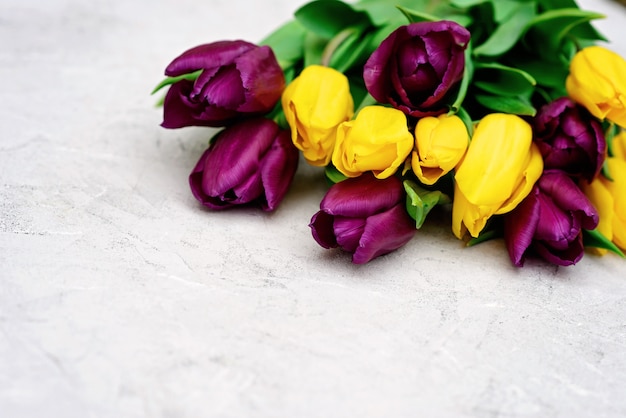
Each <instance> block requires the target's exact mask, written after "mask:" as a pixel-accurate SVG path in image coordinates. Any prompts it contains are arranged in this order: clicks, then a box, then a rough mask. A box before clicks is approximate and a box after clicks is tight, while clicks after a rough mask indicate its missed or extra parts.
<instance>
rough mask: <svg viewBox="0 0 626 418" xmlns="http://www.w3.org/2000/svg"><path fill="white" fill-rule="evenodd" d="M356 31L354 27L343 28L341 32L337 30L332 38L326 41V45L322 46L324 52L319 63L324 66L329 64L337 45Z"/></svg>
mask: <svg viewBox="0 0 626 418" xmlns="http://www.w3.org/2000/svg"><path fill="white" fill-rule="evenodd" d="M355 32H356V29H355V28H345V29H344V30H342V31H341V32H339V33H338V34H337V35H335V37H334V38H333V39H331V40H330V41H328V43H327V44H326V47H325V48H324V52H323V53H322V62H321V65H323V66H324V67H329V66H330V60H331V59H332V58H333V54H334V53H335V51H336V50H337V48H339V46H340V45H341V44H342V43H343V42H344V41H345V40H346V39H348V37H349V36H350V35H352V34H353V33H355Z"/></svg>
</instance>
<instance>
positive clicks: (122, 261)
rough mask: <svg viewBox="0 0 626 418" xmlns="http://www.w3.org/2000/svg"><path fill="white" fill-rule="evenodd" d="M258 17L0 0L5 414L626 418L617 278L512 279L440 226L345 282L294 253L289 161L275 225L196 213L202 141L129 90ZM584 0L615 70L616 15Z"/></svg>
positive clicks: (0, 400) (521, 272)
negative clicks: (195, 176)
mask: <svg viewBox="0 0 626 418" xmlns="http://www.w3.org/2000/svg"><path fill="white" fill-rule="evenodd" d="M258 4H260V2H254V1H252V0H230V1H222V0H219V1H213V0H212V1H210V2H207V1H191V0H161V1H147V0H146V1H142V0H110V1H107V0H94V1H90V2H85V1H78V0H48V1H45V2H44V1H36V0H26V1H24V0H4V1H3V2H2V3H0V39H1V40H2V41H1V45H0V79H1V80H2V87H1V88H0V95H1V100H0V129H1V132H2V136H1V142H0V178H1V180H2V182H1V188H0V265H1V266H2V270H1V272H0V411H1V412H0V416H2V417H7V418H17V417H19V418H22V417H63V418H73V417H76V418H85V417H112V418H113V417H115V418H119V417H190V418H196V417H383V416H385V417H416V416H423V417H574V416H577V417H618V416H624V415H626V398H625V397H624V390H625V387H626V357H625V353H626V274H625V273H626V261H624V260H620V259H618V258H617V257H614V256H606V257H604V258H598V257H594V256H587V257H585V259H584V260H583V261H582V262H581V263H580V264H579V265H577V266H575V267H572V268H557V267H554V266H550V265H547V264H545V263H541V262H528V263H527V266H526V267H525V268H523V269H516V268H513V267H512V266H511V263H510V261H509V260H508V256H507V254H506V252H505V249H504V246H503V244H502V242H501V241H493V242H489V243H486V244H484V245H481V246H478V247H475V248H463V246H462V244H461V243H460V242H459V241H457V240H456V239H454V237H453V236H452V234H451V232H450V231H449V229H448V226H447V224H446V222H447V221H446V219H442V220H441V225H435V224H432V223H431V224H429V225H427V227H425V228H424V230H423V231H420V232H419V233H418V235H417V236H416V237H415V238H414V239H413V240H412V241H411V242H410V243H409V244H408V245H407V246H406V247H404V248H403V249H401V250H399V251H397V252H395V253H393V254H391V255H389V256H386V257H383V258H379V259H377V260H375V261H374V262H372V263H370V264H369V265H366V266H361V267H357V266H353V265H351V264H350V262H349V256H348V255H346V254H342V253H339V252H335V251H325V250H322V249H321V248H320V247H318V246H317V244H316V243H315V242H314V241H313V239H312V238H311V235H310V231H309V228H308V227H307V223H308V221H309V219H310V217H311V215H312V214H313V213H314V212H315V211H316V210H317V208H318V204H319V201H320V199H321V197H322V196H323V194H324V190H325V186H324V183H323V181H322V176H321V173H320V171H319V170H317V169H313V168H311V167H307V166H305V165H302V166H301V168H300V170H299V172H298V174H297V176H296V179H295V184H294V186H293V188H292V190H291V191H290V193H289V194H288V196H287V198H286V200H285V201H284V203H283V205H282V206H281V207H280V209H279V210H278V211H277V212H276V213H274V214H264V213H261V212H258V211H250V210H237V211H230V212H224V213H212V212H208V211H205V210H203V209H202V208H201V207H200V206H199V205H198V204H197V202H196V201H195V200H194V199H193V197H192V196H191V193H190V191H189V189H188V186H187V175H188V173H189V171H190V170H191V169H192V168H193V166H194V164H195V162H196V159H197V158H198V157H199V156H200V154H201V152H202V150H203V148H204V146H205V144H206V142H207V140H208V138H209V136H210V134H209V132H211V131H210V130H208V129H195V128H193V129H183V130H177V131H166V130H163V129H161V128H160V127H159V126H158V124H159V123H160V120H161V114H160V111H159V110H157V109H155V108H154V107H153V103H154V101H155V98H154V97H150V96H149V95H148V93H149V91H150V90H151V89H152V87H153V86H154V85H155V84H156V83H157V82H158V81H160V79H161V75H162V70H163V69H164V68H165V66H166V65H167V64H168V62H169V61H170V59H172V58H173V57H174V56H176V55H177V54H179V53H180V52H182V51H183V50H184V49H186V48H188V47H191V46H194V45H196V44H199V43H203V42H207V41H213V40H217V39H222V38H224V39H228V38H230V39H233V38H243V39H247V40H251V41H256V40H259V39H260V38H262V37H263V36H264V35H265V34H266V33H267V32H269V31H270V30H271V29H273V28H274V27H275V26H276V25H277V24H278V23H280V22H282V21H284V20H286V19H288V18H289V17H290V16H291V14H292V12H293V11H294V10H295V9H296V8H297V6H298V5H299V3H298V2H297V1H296V2H294V1H288V0H271V1H267V2H265V3H263V4H264V6H263V7H261V6H260V5H258ZM582 4H583V5H586V6H587V7H593V8H595V9H598V10H603V11H607V12H608V13H609V14H610V17H609V19H607V20H606V21H604V22H602V23H601V24H600V27H601V28H603V29H605V33H607V34H608V35H609V37H611V38H612V39H615V40H616V41H618V42H619V43H617V44H615V45H613V49H615V50H617V51H618V52H620V53H621V54H622V55H623V56H626V42H625V41H624V38H623V35H621V34H622V33H623V26H624V25H625V24H626V14H625V13H624V10H622V9H620V7H621V6H618V5H616V4H613V3H610V2H607V1H597V0H586V1H584V2H582ZM442 225H443V226H442Z"/></svg>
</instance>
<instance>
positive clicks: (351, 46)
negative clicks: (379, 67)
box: [329, 28, 375, 73]
mask: <svg viewBox="0 0 626 418" xmlns="http://www.w3.org/2000/svg"><path fill="white" fill-rule="evenodd" d="M341 33H343V32H341ZM341 33H340V34H341ZM337 36H339V35H337ZM374 36H375V33H374V32H368V33H366V34H363V32H362V31H360V30H358V29H356V28H352V29H351V30H349V32H347V36H346V37H345V38H344V39H343V40H342V41H341V43H340V44H339V45H338V46H337V47H336V49H335V50H334V52H333V54H332V57H331V59H330V62H329V66H330V67H332V68H334V69H336V70H337V71H339V72H342V73H346V72H348V71H349V70H350V69H351V68H353V67H354V66H356V65H359V66H361V67H362V66H363V64H365V61H366V60H367V58H368V57H369V56H370V55H371V54H372V52H374V49H372V47H371V40H372V38H374Z"/></svg>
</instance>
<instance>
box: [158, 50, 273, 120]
mask: <svg viewBox="0 0 626 418" xmlns="http://www.w3.org/2000/svg"><path fill="white" fill-rule="evenodd" d="M196 71H201V73H200V74H199V75H198V78H197V79H196V80H195V81H190V80H185V79H183V80H180V81H178V82H176V83H174V84H172V85H171V87H170V89H169V91H168V92H167V95H166V97H165V101H164V103H163V123H162V126H163V127H165V128H181V127H184V126H213V127H217V126H226V125H228V124H230V123H232V122H233V121H235V120H237V119H238V118H240V117H242V116H250V115H259V114H263V113H267V112H269V111H270V110H272V109H273V108H274V106H275V105H276V103H277V102H278V100H279V99H280V95H281V93H282V92H283V89H284V87H285V76H284V74H283V71H282V69H281V68H280V66H279V65H278V62H277V61H276V57H275V56H274V53H273V52H272V50H271V48H269V47H268V46H257V45H254V44H251V43H248V42H244V41H221V42H214V43H211V44H206V45H200V46H197V47H195V48H192V49H190V50H188V51H185V52H184V53H183V54H182V55H180V56H179V57H178V58H176V59H175V60H174V61H172V62H171V64H170V65H168V66H167V68H166V70H165V75H167V76H169V77H177V76H181V75H185V74H190V73H193V72H196Z"/></svg>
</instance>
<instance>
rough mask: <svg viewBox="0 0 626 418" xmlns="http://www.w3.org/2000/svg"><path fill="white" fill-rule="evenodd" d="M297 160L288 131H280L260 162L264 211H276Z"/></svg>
mask: <svg viewBox="0 0 626 418" xmlns="http://www.w3.org/2000/svg"><path fill="white" fill-rule="evenodd" d="M298 158H299V154H298V150H297V149H296V148H295V147H294V146H293V144H292V143H291V138H290V135H289V131H281V132H280V133H279V134H278V136H277V137H276V139H275V141H274V143H273V144H272V146H271V147H270V148H269V149H268V150H267V152H266V153H265V155H264V157H263V159H262V160H261V180H262V183H263V190H264V191H265V202H264V203H263V204H262V208H263V209H264V210H267V211H272V210H274V209H276V207H277V206H278V204H279V203H280V202H281V201H282V200H283V197H284V196H285V194H286V193H287V190H288V189H289V185H290V184H291V181H292V179H293V177H294V175H295V173H296V169H297V168H298Z"/></svg>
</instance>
